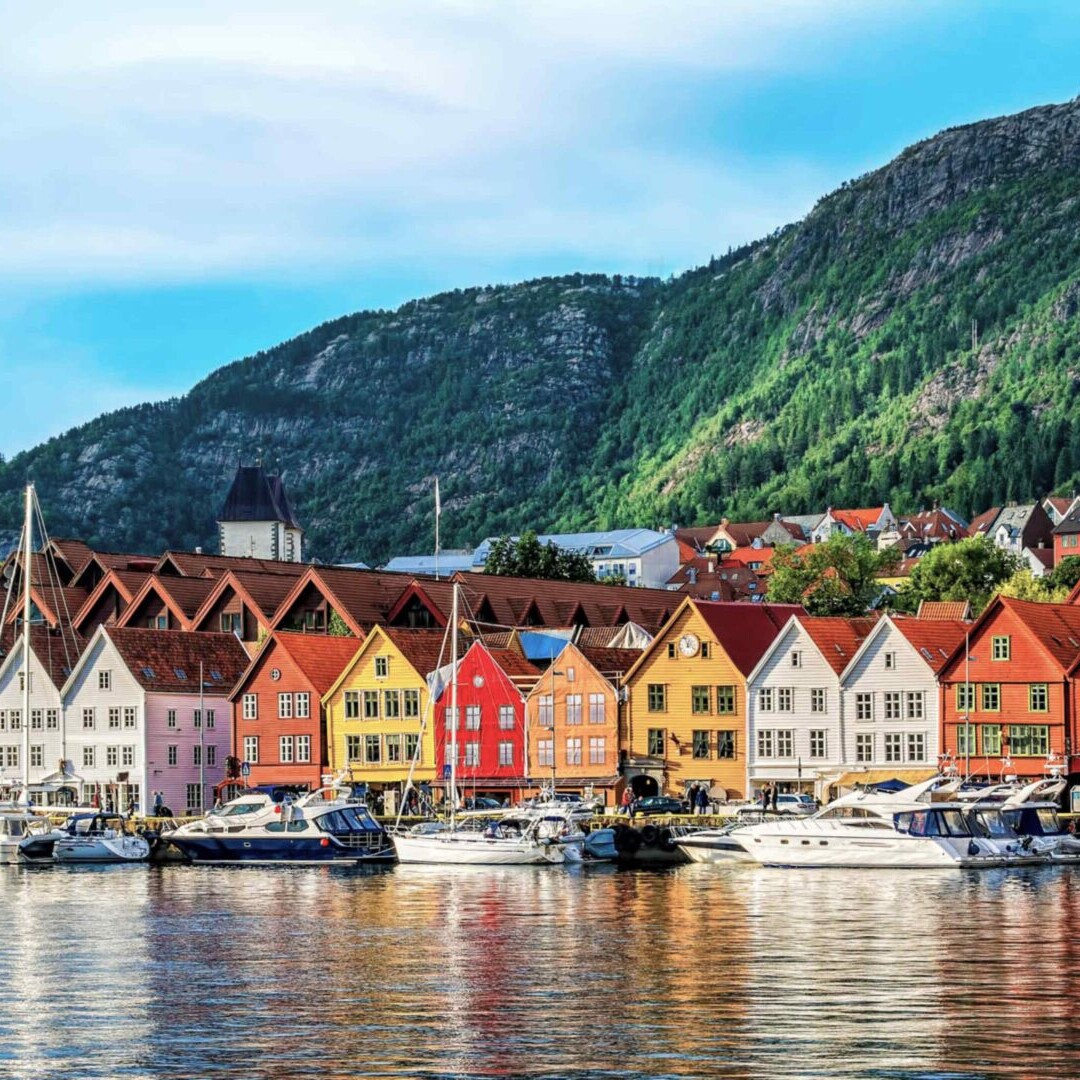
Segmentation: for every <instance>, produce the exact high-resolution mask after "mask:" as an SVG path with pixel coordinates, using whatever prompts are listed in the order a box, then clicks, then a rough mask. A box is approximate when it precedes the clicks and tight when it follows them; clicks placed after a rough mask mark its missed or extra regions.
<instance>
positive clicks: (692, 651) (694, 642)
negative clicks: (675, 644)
mask: <svg viewBox="0 0 1080 1080" xmlns="http://www.w3.org/2000/svg"><path fill="white" fill-rule="evenodd" d="M700 647H701V643H700V642H699V641H698V639H697V635H696V634H683V636H682V637H681V638H679V652H681V653H682V654H683V656H697V653H698V649H699V648H700Z"/></svg>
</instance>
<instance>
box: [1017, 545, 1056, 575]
mask: <svg viewBox="0 0 1080 1080" xmlns="http://www.w3.org/2000/svg"><path fill="white" fill-rule="evenodd" d="M1024 554H1025V555H1027V556H1028V557H1029V558H1031V559H1034V560H1035V562H1037V563H1038V564H1039V565H1040V566H1042V568H1043V569H1044V570H1052V569H1053V568H1054V549H1053V548H1048V547H1026V548H1024Z"/></svg>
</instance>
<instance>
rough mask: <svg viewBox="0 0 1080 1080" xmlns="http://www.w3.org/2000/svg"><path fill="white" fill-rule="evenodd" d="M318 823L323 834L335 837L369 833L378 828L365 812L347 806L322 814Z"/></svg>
mask: <svg viewBox="0 0 1080 1080" xmlns="http://www.w3.org/2000/svg"><path fill="white" fill-rule="evenodd" d="M318 823H319V828H320V829H322V831H323V832H328V833H333V834H335V835H337V834H344V833H354V832H368V831H370V830H373V829H377V828H378V826H377V825H376V824H375V822H374V821H372V819H371V818H370V816H369V815H368V814H367V813H366V812H365V811H364V810H362V809H359V808H357V807H354V806H345V807H342V808H341V809H340V810H334V811H332V812H331V813H329V814H322V815H320V816H319V818H318Z"/></svg>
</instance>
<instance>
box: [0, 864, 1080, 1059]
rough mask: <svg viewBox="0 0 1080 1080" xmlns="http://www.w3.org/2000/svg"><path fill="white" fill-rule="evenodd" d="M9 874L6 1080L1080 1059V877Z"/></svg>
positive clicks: (724, 871) (474, 871) (1058, 873)
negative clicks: (1079, 935) (1078, 932)
mask: <svg viewBox="0 0 1080 1080" xmlns="http://www.w3.org/2000/svg"><path fill="white" fill-rule="evenodd" d="M0 871H2V874H0V891H2V896H3V901H4V903H3V911H4V922H5V926H4V930H3V933H2V936H0V1075H3V1076H13V1077H20V1078H22V1077H26V1078H32V1077H54V1076H57V1077H60V1076H62V1077H219V1076H226V1075H228V1076H230V1077H273V1078H286V1077H308V1076H311V1077H316V1076H318V1077H343V1076H370V1077H384V1076H417V1077H456V1076H485V1077H486V1076H499V1077H513V1076H525V1077H533V1076H536V1077H538V1076H550V1077H554V1076H559V1077H627V1076H630V1077H667V1076H670V1077H692V1076H693V1077H710V1076H732V1077H764V1076H769V1077H771V1076H777V1077H780V1076H783V1077H789V1076H810V1077H850V1076H881V1077H916V1076H935V1077H981V1076H1006V1075H1009V1076H1044V1075H1053V1076H1062V1075H1065V1076H1069V1075H1077V1073H1080V1057H1078V1056H1077V1055H1078V1052H1080V1037H1078V1035H1077V1031H1078V1025H1077V1021H1076V1020H1074V1013H1075V1012H1076V1011H1077V1009H1078V1008H1080V963H1078V961H1080V944H1078V943H1077V942H1076V938H1075V935H1074V927H1076V925H1077V919H1078V916H1080V887H1078V886H1080V869H1073V868H1039V869H1032V870H1013V871H993V872H983V873H981V874H974V873H961V872H951V871H928V872H912V871H896V872H870V871H864V872H859V871H848V870H833V871H783V870H764V869H761V868H757V867H742V866H732V867H710V866H701V865H699V866H686V867H681V868H679V869H677V870H671V871H668V872H662V873H656V872H652V873H650V872H634V871H618V870H614V869H612V868H607V867H605V868H598V867H593V868H577V869H574V870H564V869H559V868H537V869H531V868H504V869H500V868H480V867H478V868H461V869H455V868H435V867H432V868H427V867H396V868H393V869H387V870H382V871H373V872H363V871H359V872H358V871H348V870H342V869H333V868H310V869H309V868H296V869H225V868H193V867H180V866H173V867H161V868H158V867H150V868H148V867H134V866H126V867H108V868H105V867H102V868H86V869H78V868H60V867H49V868H41V869H19V868H8V867H3V868H0Z"/></svg>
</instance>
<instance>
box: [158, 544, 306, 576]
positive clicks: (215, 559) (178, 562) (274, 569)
mask: <svg viewBox="0 0 1080 1080" xmlns="http://www.w3.org/2000/svg"><path fill="white" fill-rule="evenodd" d="M307 569H308V567H307V566H305V565H304V564H303V563H295V562H282V561H281V560H280V559H254V558H247V557H246V556H237V555H207V554H205V553H204V552H201V551H166V552H165V553H164V554H163V555H161V557H160V558H159V559H158V560H157V562H156V563H155V565H154V573H155V574H166V575H178V576H180V577H215V578H216V577H220V576H221V575H222V574H224V573H225V572H226V571H228V570H243V571H248V572H256V573H260V574H286V575H288V576H289V577H292V578H298V577H300V575H301V574H303V573H304V571H305V570H307Z"/></svg>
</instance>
